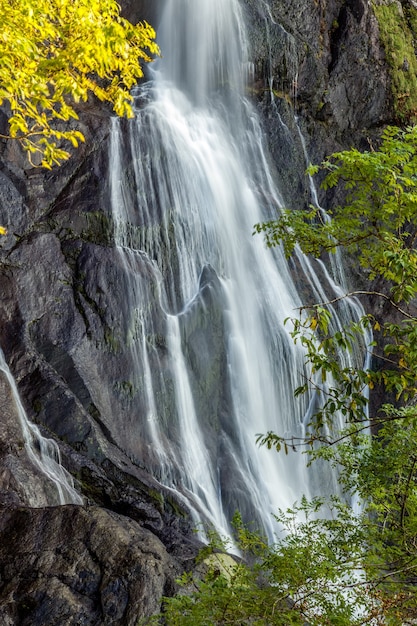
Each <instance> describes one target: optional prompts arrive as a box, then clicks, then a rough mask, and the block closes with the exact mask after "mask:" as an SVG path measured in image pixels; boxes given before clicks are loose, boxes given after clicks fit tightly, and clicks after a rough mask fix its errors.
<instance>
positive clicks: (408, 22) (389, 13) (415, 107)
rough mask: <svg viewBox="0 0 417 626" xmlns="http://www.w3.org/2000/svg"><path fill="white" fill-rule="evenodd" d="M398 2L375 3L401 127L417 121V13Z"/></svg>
mask: <svg viewBox="0 0 417 626" xmlns="http://www.w3.org/2000/svg"><path fill="white" fill-rule="evenodd" d="M404 5H406V7H404V9H403V6H402V4H401V3H400V2H398V1H396V0H374V1H373V9H374V13H375V16H376V18H377V20H378V26H379V32H380V37H381V43H382V45H383V47H384V49H385V54H386V58H387V62H388V64H389V67H390V74H391V90H392V95H393V100H394V112H395V115H396V118H397V121H398V123H408V122H413V123H415V122H416V121H417V57H416V51H415V45H416V38H417V9H415V8H414V7H413V6H412V5H411V4H409V3H404Z"/></svg>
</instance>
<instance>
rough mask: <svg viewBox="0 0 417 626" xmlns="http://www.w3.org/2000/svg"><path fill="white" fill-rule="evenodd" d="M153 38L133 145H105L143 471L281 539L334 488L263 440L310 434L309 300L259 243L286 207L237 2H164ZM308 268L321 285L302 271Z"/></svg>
mask: <svg viewBox="0 0 417 626" xmlns="http://www.w3.org/2000/svg"><path fill="white" fill-rule="evenodd" d="M201 25H204V28H201ZM158 39H159V44H160V46H161V49H162V54H163V59H162V60H161V61H158V63H157V64H156V69H155V70H154V75H153V80H152V81H150V82H148V83H147V84H146V85H144V86H143V87H141V88H139V89H138V92H137V94H136V95H137V104H138V106H137V111H136V118H135V120H134V121H133V122H132V123H131V124H130V125H129V129H128V136H127V137H126V135H125V134H124V133H123V132H122V129H121V127H120V125H119V123H118V122H116V121H115V122H114V124H113V130H112V138H111V147H110V176H111V180H110V188H111V204H112V210H113V216H114V220H115V225H116V226H115V229H116V243H117V244H118V246H119V250H120V255H121V259H122V262H123V263H124V265H125V267H126V272H127V274H128V275H129V276H130V279H129V284H128V286H127V293H126V298H127V307H128V310H130V314H129V315H130V318H131V320H135V323H134V326H135V328H136V330H135V332H134V333H132V334H131V339H132V340H131V341H130V342H129V351H130V357H129V358H130V359H131V362H132V369H133V372H132V383H131V386H132V388H135V389H140V390H141V393H140V399H138V402H140V414H141V416H145V425H144V427H143V428H142V430H141V437H142V439H143V446H144V449H146V460H142V462H144V463H145V464H146V466H147V467H148V468H149V469H150V471H152V472H153V473H154V475H156V476H157V477H158V478H159V479H160V480H161V482H162V483H163V484H164V485H166V486H168V487H169V488H171V489H172V490H173V491H174V492H175V493H176V494H177V496H178V497H180V498H181V499H183V500H184V501H186V502H187V503H188V505H189V507H190V508H191V511H192V512H193V515H194V518H195V522H196V523H197V522H198V521H199V520H204V521H206V522H207V521H208V522H210V523H212V524H214V525H215V527H216V528H217V529H218V530H220V531H221V532H224V533H228V532H229V531H228V528H229V527H228V520H230V519H231V517H232V515H233V513H234V512H235V510H237V509H239V510H240V511H241V513H242V515H243V517H244V519H246V520H256V521H257V522H258V523H261V524H262V525H263V527H264V528H265V529H266V530H267V532H271V531H272V521H273V520H272V516H271V513H272V512H273V511H274V510H276V509H277V508H278V507H281V508H286V507H287V506H290V505H292V504H293V503H294V502H295V501H296V500H297V499H299V497H300V496H301V495H302V494H305V495H307V496H311V495H316V493H315V489H316V485H317V483H318V482H320V483H321V484H322V486H323V485H324V488H323V490H324V491H332V492H333V491H334V489H335V483H336V478H335V477H334V476H331V475H328V476H327V477H323V476H320V478H319V479H317V477H314V476H312V474H311V470H310V471H308V470H307V468H306V465H305V459H304V458H303V455H301V454H290V455H288V456H285V455H284V454H274V453H272V452H268V451H267V450H265V449H259V448H258V447H257V446H256V434H257V433H265V432H267V431H269V430H273V431H275V432H278V433H280V434H289V435H295V436H297V435H299V436H300V435H302V434H303V432H304V429H305V422H306V420H307V419H308V415H309V406H310V403H311V401H312V398H309V397H305V398H304V399H301V400H300V399H297V400H294V397H293V391H294V389H295V388H296V387H297V386H298V385H299V384H300V383H301V380H302V376H303V374H304V375H305V374H306V372H305V366H304V360H305V358H304V354H303V351H302V350H301V348H300V347H299V346H298V345H294V343H293V341H292V339H291V338H290V337H289V334H288V329H287V328H284V319H285V318H287V317H288V316H291V315H293V314H295V313H296V311H295V310H296V308H297V307H299V306H300V305H301V300H300V297H299V295H298V293H297V287H296V285H295V284H294V281H293V279H292V277H291V274H290V271H289V269H288V266H287V262H286V260H285V258H284V256H283V254H282V251H281V250H280V249H275V250H272V251H271V250H268V249H266V247H265V246H264V243H263V241H262V238H261V237H253V236H252V231H253V225H254V224H255V223H257V222H260V221H263V220H265V219H268V218H271V217H272V216H274V215H276V212H277V210H279V208H280V207H281V206H282V201H281V198H280V194H279V192H278V190H277V188H276V186H275V184H274V181H273V179H272V176H271V173H270V170H269V167H268V162H267V155H266V153H265V151H264V148H263V143H262V131H261V128H260V125H259V121H258V118H257V116H256V113H255V111H254V109H253V108H252V106H251V104H250V103H249V102H248V101H247V100H246V99H245V98H244V95H243V94H244V86H245V79H246V73H247V69H248V67H249V63H248V58H247V53H246V35H245V27H244V22H243V17H242V13H241V8H240V5H239V2H238V0H167V2H166V3H165V9H164V14H163V18H162V22H161V26H160V29H159V32H158ZM138 264H139V265H140V266H141V267H142V268H146V271H144V270H143V269H142V270H141V271H137V270H135V269H134V268H135V267H137V266H139V265H138ZM304 272H305V274H306V276H307V279H308V280H310V282H311V284H313V285H314V283H315V282H317V278H316V277H315V275H314V273H313V272H312V270H311V268H310V266H309V264H308V263H307V261H304ZM303 280H304V281H305V280H306V277H305V276H304V278H303ZM150 290H151V291H152V294H153V296H154V297H155V293H156V294H157V297H158V301H159V305H160V309H161V312H160V313H161V317H160V319H162V322H161V321H160V320H159V321H155V316H154V311H153V310H151V307H150V306H149V298H150ZM132 323H133V322H132ZM138 410H139V408H138ZM138 419H142V417H140V418H139V417H138ZM328 472H330V469H328ZM313 485H314V487H313Z"/></svg>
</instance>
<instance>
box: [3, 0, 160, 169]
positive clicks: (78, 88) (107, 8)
mask: <svg viewBox="0 0 417 626" xmlns="http://www.w3.org/2000/svg"><path fill="white" fill-rule="evenodd" d="M1 8H2V28H1V32H0V104H3V103H6V104H8V106H9V109H10V117H9V135H8V136H9V137H11V138H15V139H18V140H19V141H20V143H21V144H22V146H23V148H24V149H25V150H26V151H27V152H28V154H29V158H31V159H33V156H34V155H38V156H40V159H39V160H40V164H41V165H42V166H44V167H48V168H50V167H51V166H52V165H54V164H59V163H61V162H62V160H64V159H67V158H68V157H69V153H68V151H67V150H66V149H64V148H63V147H62V145H65V143H66V142H69V143H71V144H72V145H73V146H74V147H77V146H78V144H79V142H80V141H84V137H83V135H82V133H81V132H80V131H79V130H76V129H73V128H71V127H69V125H68V122H69V121H70V120H71V119H77V118H78V115H77V113H76V110H75V108H74V103H77V102H80V101H84V102H85V101H87V99H88V97H89V96H90V95H91V94H94V96H96V97H97V98H99V100H102V101H108V102H110V103H111V104H112V106H113V108H114V111H115V112H116V114H117V115H127V116H131V115H132V108H131V102H132V97H131V95H130V89H131V88H132V87H133V85H135V84H136V83H137V81H138V79H140V78H141V77H142V76H143V71H142V67H141V63H145V62H149V61H151V60H152V56H153V55H156V54H158V52H159V51H158V46H157V45H156V43H155V41H154V38H155V32H154V30H153V29H152V27H151V26H149V24H147V23H146V22H143V23H139V24H137V25H136V26H134V25H133V24H131V23H130V22H128V21H127V20H126V19H124V18H122V17H121V15H120V7H119V5H118V4H117V2H116V1H115V0H36V1H35V0H4V1H3V2H2V7H1Z"/></svg>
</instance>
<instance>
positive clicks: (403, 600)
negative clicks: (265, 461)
mask: <svg viewBox="0 0 417 626" xmlns="http://www.w3.org/2000/svg"><path fill="white" fill-rule="evenodd" d="M416 157H417V129H416V128H407V129H405V130H399V129H396V128H388V129H387V130H386V131H385V132H384V133H383V136H382V140H381V144H380V147H379V149H378V150H377V151H374V150H372V151H370V152H364V153H360V152H358V151H357V150H349V151H346V152H340V153H337V154H334V155H332V157H330V158H329V159H327V160H326V161H325V162H324V163H323V164H322V165H321V166H320V167H314V168H310V171H309V173H310V174H311V175H313V174H315V173H317V172H318V171H319V170H322V171H324V172H325V173H326V177H325V179H324V183H323V186H324V188H331V187H335V186H336V185H342V186H343V188H344V190H345V191H346V192H347V201H346V204H345V205H343V206H338V207H336V208H335V209H334V210H333V211H332V214H331V218H332V219H331V220H329V219H328V218H327V216H326V215H324V214H323V213H322V211H321V209H319V208H317V207H312V208H311V210H310V212H303V211H295V212H290V211H285V212H284V213H283V215H282V216H281V217H280V218H279V219H278V220H277V221H274V222H269V223H267V224H258V225H257V226H256V227H255V232H262V233H264V234H265V237H266V242H267V244H268V245H270V246H273V245H277V244H281V243H282V244H283V247H284V250H285V251H286V254H287V255H291V254H294V253H295V254H296V253H298V252H297V250H298V249H301V250H302V252H304V253H307V254H313V255H315V256H320V255H323V254H327V253H333V252H334V251H335V250H336V249H337V248H339V247H341V248H344V249H345V250H347V251H348V252H349V253H351V254H353V255H355V258H357V259H358V261H359V263H360V264H361V266H362V267H363V269H364V270H365V271H366V272H367V274H368V276H369V278H370V280H373V279H378V281H379V285H383V286H382V287H381V286H380V287H379V288H378V291H375V290H373V289H372V288H370V290H369V291H356V292H354V293H355V295H356V296H361V295H370V294H371V295H372V296H373V297H374V298H380V299H381V300H382V302H383V303H384V304H385V308H387V307H388V308H390V309H391V314H392V321H387V320H386V319H377V318H376V317H375V316H374V315H372V314H366V315H364V316H363V317H362V319H360V320H359V321H356V322H354V323H351V324H348V325H347V326H346V327H345V328H342V329H341V328H338V327H336V325H335V324H334V323H333V319H332V310H333V306H334V304H335V302H336V301H337V300H338V298H336V299H335V300H334V301H332V302H322V303H316V304H313V305H312V306H310V307H303V308H302V309H301V310H300V313H299V316H298V317H297V318H295V319H292V320H287V322H288V321H290V322H291V323H292V324H293V328H292V331H291V335H292V338H293V340H294V342H296V343H298V342H299V343H301V344H302V346H303V347H304V350H305V355H306V357H305V358H306V364H307V366H308V370H309V372H310V374H309V377H308V379H307V380H305V382H304V384H303V385H301V386H300V387H299V388H297V389H296V390H295V395H296V396H297V395H301V394H303V393H305V392H307V391H311V390H314V391H315V393H316V394H318V395H319V396H320V397H321V408H320V409H319V410H318V411H317V413H316V415H314V417H313V419H312V421H311V424H310V425H309V429H308V432H307V434H306V436H305V437H303V438H299V439H296V438H294V437H290V438H288V437H284V436H282V435H280V434H279V433H273V432H269V433H267V434H263V435H258V443H260V444H261V445H266V446H267V447H269V448H274V449H276V450H277V451H280V450H283V451H285V452H286V453H287V454H293V453H294V452H296V451H297V450H299V449H302V450H304V451H305V450H307V451H308V452H309V454H310V462H314V460H315V459H316V458H321V459H326V460H328V461H329V462H330V463H333V464H334V465H335V466H336V467H337V468H338V471H339V473H340V481H341V484H342V485H343V486H344V488H345V490H346V494H347V498H349V494H350V496H351V497H352V498H353V499H354V501H359V502H360V503H361V506H358V507H356V508H355V509H354V508H353V507H351V506H348V505H346V504H343V503H341V502H340V501H339V500H337V499H335V498H330V500H329V501H327V502H326V503H324V502H323V501H319V500H315V501H313V502H311V503H308V502H307V501H306V500H305V499H303V500H302V501H301V504H300V505H299V506H294V507H293V509H291V510H288V511H285V512H282V511H280V512H279V514H278V515H277V518H276V519H277V522H278V524H279V525H280V527H281V528H282V530H283V534H282V536H280V537H279V538H278V539H277V540H276V542H275V543H273V544H272V545H271V544H269V543H268V542H267V541H266V540H265V539H264V538H262V537H260V536H259V535H258V534H257V533H252V532H250V531H249V530H248V529H247V528H245V527H244V526H243V524H242V522H241V520H240V518H239V517H238V518H237V519H236V520H235V531H236V543H237V546H238V548H239V549H240V551H241V555H242V559H241V560H238V561H237V564H236V566H235V567H234V568H232V570H231V571H229V572H228V573H226V574H225V573H224V572H222V571H220V570H219V568H216V567H212V566H210V567H209V569H208V571H207V573H206V575H205V576H203V577H201V576H191V575H188V576H187V577H185V578H183V579H182V580H181V581H180V583H181V585H182V586H183V592H182V593H181V594H179V595H177V596H176V597H175V598H170V599H166V602H165V606H164V613H163V615H162V616H159V617H158V618H156V620H157V622H159V623H165V624H167V625H173V626H175V625H177V624H178V625H180V624H181V625H183V624H190V625H191V624H192V625H193V626H194V625H195V626H199V625H202V626H203V625H204V626H205V625H207V626H208V625H223V624H234V625H236V626H237V625H241V624H259V625H267V624H268V625H274V624H278V625H280V626H281V625H282V626H284V625H285V626H287V625H289V624H296V625H297V624H298V625H303V626H304V625H305V624H307V623H308V624H311V625H312V626H327V625H331V626H333V625H334V626H344V625H346V626H348V625H349V626H355V625H357V626H359V625H365V624H368V625H370V626H383V625H384V626H400V625H401V626H404V625H406V624H415V623H416V620H417V584H416V583H417V452H416V446H415V442H416V441H417V408H416V405H417V402H416V393H417V389H416V380H417V317H416V316H415V298H416V295H417V271H416V270H417V254H416V252H415V244H416V238H417V190H416V186H417V158H416ZM369 330H372V331H373V333H374V336H375V338H376V341H373V342H372V343H371V344H370V345H369V346H367V347H366V348H367V349H368V350H370V351H373V353H374V356H376V357H378V362H379V364H380V367H379V368H378V370H377V371H374V370H372V369H361V367H354V366H353V365H351V363H353V361H352V360H351V359H349V358H345V356H346V355H347V354H349V353H350V352H352V351H353V350H354V349H355V346H356V345H357V344H358V343H362V345H363V342H364V337H365V336H366V335H367V333H368V331H369ZM376 386H379V388H380V389H382V390H383V391H385V392H386V393H389V394H392V396H393V397H394V398H395V402H396V404H395V406H394V405H393V404H384V405H383V406H381V407H380V408H379V410H378V411H376V413H375V414H373V415H371V416H369V418H368V406H367V405H368V392H369V390H372V389H373V388H375V387H376ZM340 417H342V420H343V421H344V424H345V426H344V428H342V429H340ZM371 431H372V436H370V433H371ZM293 451H294V452H293ZM323 507H324V508H323ZM355 511H359V512H355ZM225 548H226V546H219V544H218V543H217V544H216V545H215V549H216V550H219V549H225Z"/></svg>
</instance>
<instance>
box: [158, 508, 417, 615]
mask: <svg viewBox="0 0 417 626" xmlns="http://www.w3.org/2000/svg"><path fill="white" fill-rule="evenodd" d="M326 506H330V512H331V515H328V517H324V516H322V517H320V511H321V509H322V507H323V502H322V501H320V500H315V501H313V502H311V503H308V502H307V501H306V500H305V499H302V501H301V504H300V505H299V506H294V507H293V508H292V509H288V510H287V511H280V512H279V513H278V515H277V516H276V520H277V522H278V523H279V524H280V526H281V527H282V530H283V534H282V536H281V537H280V538H278V539H277V540H276V541H275V542H274V543H272V544H271V543H268V542H267V541H266V539H265V538H263V537H262V536H260V535H259V533H254V532H252V531H251V530H249V529H248V528H247V527H246V526H244V525H243V523H242V520H241V518H240V517H239V516H238V515H237V516H235V519H234V528H235V534H236V546H237V547H238V548H239V550H240V553H241V557H239V558H236V561H235V563H234V564H233V565H232V566H230V567H229V569H228V570H226V571H225V570H224V568H222V566H221V564H222V560H221V558H220V557H221V556H222V554H221V553H220V554H219V550H226V549H227V547H228V544H227V542H223V543H222V544H221V545H219V542H218V540H217V541H215V543H214V544H213V545H209V546H208V547H207V548H206V549H205V551H204V553H203V554H202V557H201V558H202V559H204V561H203V562H207V553H208V552H210V551H212V555H213V556H214V557H215V558H214V559H212V560H211V561H209V564H208V566H207V568H206V572H205V575H204V576H203V577H202V576H201V575H198V574H185V575H183V576H182V577H181V578H180V579H179V581H178V583H179V585H180V586H181V589H182V591H181V593H179V594H178V595H176V596H175V597H173V598H165V600H164V610H163V612H162V614H161V615H159V616H156V617H154V618H151V619H150V620H148V621H147V622H146V623H147V624H158V623H160V624H161V623H162V624H166V625H167V626H186V625H187V624H189V625H190V626H217V625H218V626H220V625H222V626H225V625H227V624H230V625H235V626H238V625H242V624H245V625H246V624H256V625H258V626H290V625H294V626H297V625H298V626H305V624H307V623H308V624H309V625H311V626H324V625H333V626H355V625H356V626H359V625H361V624H373V625H376V626H378V625H381V626H382V624H393V625H394V624H395V625H397V624H400V623H402V622H401V621H399V620H403V619H407V617H409V616H410V615H412V609H410V602H411V599H412V598H411V596H410V593H409V592H408V590H407V589H405V587H404V585H403V584H401V585H400V584H397V583H394V582H393V580H392V579H390V580H389V582H387V579H386V577H385V573H384V571H383V569H382V567H383V566H382V565H381V563H382V559H379V561H377V559H376V557H375V555H372V558H371V559H369V558H368V555H369V551H368V548H367V546H368V543H369V541H370V540H372V541H373V540H375V541H377V542H378V544H379V543H381V542H380V541H379V539H378V536H379V535H378V534H379V528H378V524H377V523H376V522H375V521H371V520H370V519H369V518H367V517H364V516H363V515H355V514H354V513H353V512H352V510H351V509H350V508H349V507H347V506H346V505H344V504H342V503H341V502H340V501H338V500H337V499H336V498H334V499H332V500H331V501H330V503H327V505H326ZM229 547H230V546H229ZM414 571H415V568H414ZM399 606H400V607H401V609H399ZM411 606H412V605H411ZM410 611H411V612H410ZM404 623H406V622H404Z"/></svg>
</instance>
